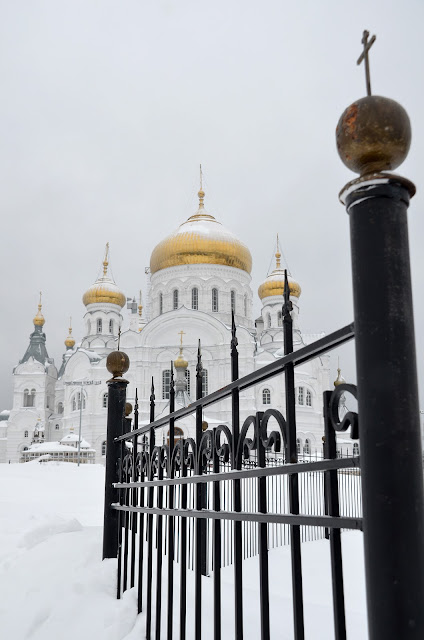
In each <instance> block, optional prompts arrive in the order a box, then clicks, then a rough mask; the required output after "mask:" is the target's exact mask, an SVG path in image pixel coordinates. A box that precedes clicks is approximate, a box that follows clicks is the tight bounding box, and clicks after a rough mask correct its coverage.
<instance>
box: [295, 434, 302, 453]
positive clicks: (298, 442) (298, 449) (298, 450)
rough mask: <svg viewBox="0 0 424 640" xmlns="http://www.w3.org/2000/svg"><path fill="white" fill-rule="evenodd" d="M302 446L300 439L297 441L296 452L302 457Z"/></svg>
mask: <svg viewBox="0 0 424 640" xmlns="http://www.w3.org/2000/svg"><path fill="white" fill-rule="evenodd" d="M301 446H302V442H301V440H300V438H298V439H297V440H296V452H297V455H300V450H301Z"/></svg>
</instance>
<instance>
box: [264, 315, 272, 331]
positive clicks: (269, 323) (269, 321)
mask: <svg viewBox="0 0 424 640" xmlns="http://www.w3.org/2000/svg"><path fill="white" fill-rule="evenodd" d="M265 320H266V322H265V324H266V326H267V327H268V328H269V327H270V326H271V314H270V313H267V316H266V318H265Z"/></svg>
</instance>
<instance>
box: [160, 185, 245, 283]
mask: <svg viewBox="0 0 424 640" xmlns="http://www.w3.org/2000/svg"><path fill="white" fill-rule="evenodd" d="M198 196H199V209H198V211H197V213H195V214H194V215H192V216H191V217H190V218H189V219H188V220H186V222H183V223H182V224H181V225H180V226H179V227H178V229H177V230H176V231H174V233H172V234H171V235H169V236H168V237H167V238H165V239H164V240H162V242H160V243H159V244H158V245H157V246H156V247H155V248H154V249H153V252H152V255H151V258H150V270H151V272H152V273H156V272H157V271H160V270H161V269H167V268H168V267H176V266H180V265H184V264H221V265H225V266H227V267H234V268H236V269H241V270H242V271H246V272H247V273H250V271H251V269H252V256H251V255H250V251H249V249H248V248H247V247H246V245H244V244H243V243H242V242H240V240H239V239H238V238H237V237H236V236H235V235H234V234H233V233H231V231H228V229H226V228H225V227H223V226H222V224H221V223H220V222H218V221H217V220H215V218H214V217H213V216H211V215H210V214H209V213H207V212H206V211H205V209H204V204H203V199H204V197H205V193H204V191H203V190H202V189H200V191H199V193H198Z"/></svg>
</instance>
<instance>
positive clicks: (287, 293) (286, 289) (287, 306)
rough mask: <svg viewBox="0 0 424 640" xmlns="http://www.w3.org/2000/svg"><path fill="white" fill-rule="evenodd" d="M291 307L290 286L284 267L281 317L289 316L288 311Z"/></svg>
mask: <svg viewBox="0 0 424 640" xmlns="http://www.w3.org/2000/svg"><path fill="white" fill-rule="evenodd" d="M292 309H293V303H292V301H291V300H290V287H289V279H288V277H287V269H284V304H283V318H287V317H290V312H291V311H292Z"/></svg>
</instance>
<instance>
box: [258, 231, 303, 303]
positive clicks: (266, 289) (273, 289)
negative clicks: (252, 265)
mask: <svg viewBox="0 0 424 640" xmlns="http://www.w3.org/2000/svg"><path fill="white" fill-rule="evenodd" d="M287 280H288V282H289V290H290V295H291V296H295V297H296V298H299V296H300V294H301V292H302V289H301V288H300V284H298V283H297V282H295V281H294V280H293V278H291V277H290V276H287ZM258 295H259V297H260V299H261V300H263V299H264V298H267V297H268V296H283V295H284V269H282V268H281V253H280V249H279V246H278V236H277V251H276V253H275V269H274V271H272V272H271V273H270V274H269V276H267V278H266V280H265V281H264V282H262V284H261V285H260V286H259V289H258Z"/></svg>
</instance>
